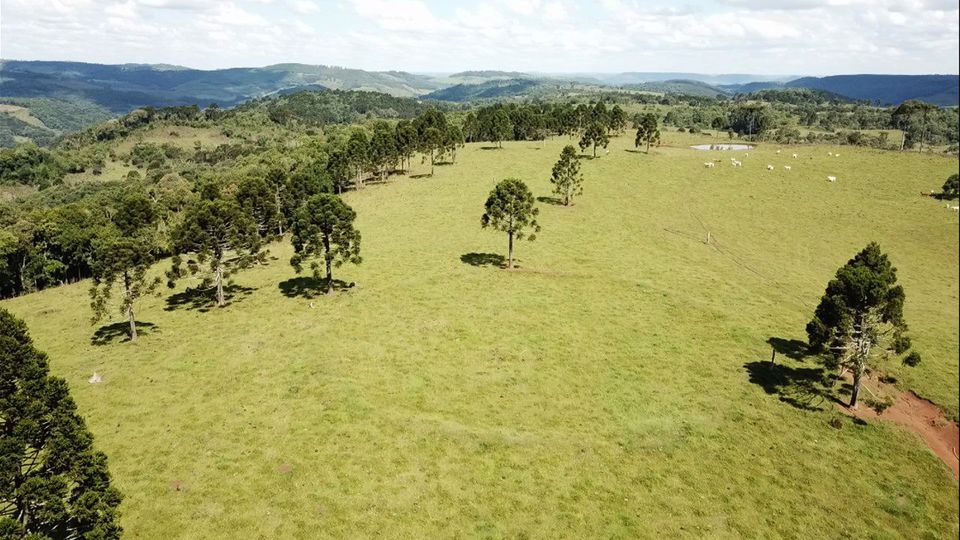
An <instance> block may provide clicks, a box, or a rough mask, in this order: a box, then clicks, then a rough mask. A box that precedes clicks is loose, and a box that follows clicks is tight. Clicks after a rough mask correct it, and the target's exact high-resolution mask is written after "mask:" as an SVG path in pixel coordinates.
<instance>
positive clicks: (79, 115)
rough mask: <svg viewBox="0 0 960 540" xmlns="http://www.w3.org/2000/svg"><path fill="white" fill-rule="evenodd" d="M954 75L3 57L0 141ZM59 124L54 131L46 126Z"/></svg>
mask: <svg viewBox="0 0 960 540" xmlns="http://www.w3.org/2000/svg"><path fill="white" fill-rule="evenodd" d="M958 82H960V77H958V76H957V75H836V76H831V77H820V78H817V77H799V78H797V77H793V76H769V75H751V74H721V75H710V74H698V73H670V72H651V73H645V72H625V73H570V74H556V73H522V72H516V71H496V70H484V71H462V72H459V73H450V74H436V73H434V74H416V73H407V72H403V71H365V70H361V69H350V68H343V67H335V66H322V65H307V64H277V65H272V66H266V67H260V68H230V69H217V70H198V69H190V68H185V67H182V66H174V65H168V64H155V65H150V64H123V65H104V64H89V63H82V62H56V61H17V60H0V104H5V105H3V106H2V107H0V146H9V145H10V144H12V142H16V141H18V140H25V139H33V140H51V139H52V138H53V137H55V136H57V135H59V134H62V133H68V132H70V131H73V130H75V129H80V128H82V127H84V126H85V125H89V124H87V123H86V122H88V121H89V120H90V119H91V118H96V119H101V118H103V117H104V115H109V114H113V115H119V114H124V113H127V112H129V111H131V110H133V109H135V108H138V107H143V106H148V105H152V106H157V107H162V106H168V105H192V104H197V105H199V106H201V107H204V106H206V105H208V104H210V103H217V104H218V105H220V106H223V107H229V106H233V105H236V104H239V103H242V102H244V101H248V100H249V99H251V98H257V97H263V96H269V95H275V94H280V95H284V94H289V93H292V92H296V91H299V90H303V89H310V90H323V89H332V90H368V91H376V92H383V93H386V94H390V95H392V96H396V97H417V98H421V99H427V100H442V101H453V102H463V101H470V100H491V99H503V98H517V97H525V96H541V97H548V96H550V95H557V94H561V93H566V92H572V93H575V92H577V91H581V90H595V91H602V90H603V87H612V88H619V89H625V90H633V91H642V92H653V93H661V94H686V95H694V96H703V97H721V96H728V97H732V96H734V95H736V94H742V93H751V92H755V91H758V90H765V89H776V88H809V89H815V90H823V91H826V92H829V93H831V94H836V95H839V96H842V97H846V98H851V99H856V100H865V101H869V102H871V103H878V104H880V105H894V104H898V103H900V102H902V101H904V100H907V99H921V100H923V101H927V102H930V103H934V104H937V105H941V106H955V105H957V104H958V93H960V90H958V89H960V84H958ZM51 124H55V127H51Z"/></svg>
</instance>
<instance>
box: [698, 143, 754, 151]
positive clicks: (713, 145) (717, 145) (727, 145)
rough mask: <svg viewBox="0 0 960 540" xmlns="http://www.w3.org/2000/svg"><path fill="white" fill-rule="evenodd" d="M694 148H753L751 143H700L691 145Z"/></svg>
mask: <svg viewBox="0 0 960 540" xmlns="http://www.w3.org/2000/svg"><path fill="white" fill-rule="evenodd" d="M690 148H693V149H694V150H753V147H752V146H750V145H749V144H698V145H695V146H691V147H690Z"/></svg>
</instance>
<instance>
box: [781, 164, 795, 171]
mask: <svg viewBox="0 0 960 540" xmlns="http://www.w3.org/2000/svg"><path fill="white" fill-rule="evenodd" d="M783 170H785V171H792V170H793V167H791V166H789V165H784V166H783Z"/></svg>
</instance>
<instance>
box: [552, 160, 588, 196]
mask: <svg viewBox="0 0 960 540" xmlns="http://www.w3.org/2000/svg"><path fill="white" fill-rule="evenodd" d="M550 183H551V184H553V192H554V193H556V194H557V195H559V196H560V199H561V200H562V201H563V204H564V206H570V200H571V199H572V198H573V197H575V196H577V195H580V194H582V193H583V175H582V174H581V173H580V158H579V157H577V149H576V148H574V147H573V146H570V145H567V146H566V147H564V149H563V152H561V153H560V161H557V163H556V164H555V165H554V166H553V174H552V175H551V176H550Z"/></svg>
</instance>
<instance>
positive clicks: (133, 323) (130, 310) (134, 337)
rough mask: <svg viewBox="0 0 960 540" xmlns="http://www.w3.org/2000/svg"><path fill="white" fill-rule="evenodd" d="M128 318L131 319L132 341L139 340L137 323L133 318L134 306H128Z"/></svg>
mask: <svg viewBox="0 0 960 540" xmlns="http://www.w3.org/2000/svg"><path fill="white" fill-rule="evenodd" d="M127 318H129V319H130V341H136V340H137V321H136V319H135V318H134V316H133V304H130V305H129V306H127Z"/></svg>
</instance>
